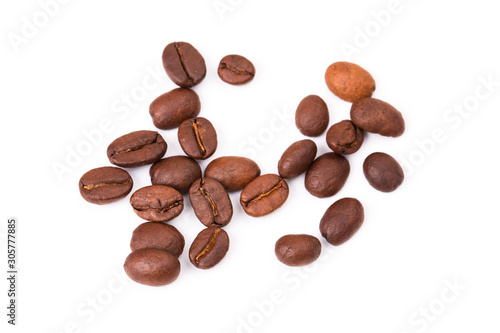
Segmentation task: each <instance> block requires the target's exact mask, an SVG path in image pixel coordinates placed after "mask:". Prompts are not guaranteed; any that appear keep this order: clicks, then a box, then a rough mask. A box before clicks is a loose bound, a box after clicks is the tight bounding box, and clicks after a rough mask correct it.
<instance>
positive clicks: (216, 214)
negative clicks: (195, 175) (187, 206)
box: [189, 177, 233, 227]
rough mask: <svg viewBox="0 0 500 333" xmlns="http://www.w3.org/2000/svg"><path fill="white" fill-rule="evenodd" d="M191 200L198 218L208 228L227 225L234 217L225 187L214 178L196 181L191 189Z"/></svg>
mask: <svg viewBox="0 0 500 333" xmlns="http://www.w3.org/2000/svg"><path fill="white" fill-rule="evenodd" d="M189 200H190V201H191V206H193V210H194V213H195V214H196V217H198V219H199V220H200V221H201V223H203V224H204V225H205V226H207V227H211V226H218V227H222V226H225V225H227V224H228V223H229V222H230V221H231V218H232V217H233V205H232V204H231V199H230V198H229V195H228V194H227V192H226V190H225V189H224V186H222V185H221V183H219V182H218V181H216V180H215V179H212V178H208V177H205V178H201V179H198V180H196V181H195V182H194V183H193V185H191V188H190V189H189Z"/></svg>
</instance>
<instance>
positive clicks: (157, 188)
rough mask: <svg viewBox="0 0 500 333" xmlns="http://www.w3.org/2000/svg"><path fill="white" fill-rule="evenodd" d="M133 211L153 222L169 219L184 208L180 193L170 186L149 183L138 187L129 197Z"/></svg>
mask: <svg viewBox="0 0 500 333" xmlns="http://www.w3.org/2000/svg"><path fill="white" fill-rule="evenodd" d="M130 204H131V205H132V208H134V212H135V213H136V214H137V215H138V216H139V217H140V218H143V219H145V220H148V221H153V222H165V221H170V220H171V219H173V218H174V217H176V216H178V215H179V214H180V213H181V212H182V210H183V209H184V200H183V198H182V195H181V194H180V193H179V192H178V191H177V190H175V189H174V188H172V187H170V186H165V185H150V186H146V187H143V188H140V189H138V190H137V191H135V192H134V194H132V196H131V197H130Z"/></svg>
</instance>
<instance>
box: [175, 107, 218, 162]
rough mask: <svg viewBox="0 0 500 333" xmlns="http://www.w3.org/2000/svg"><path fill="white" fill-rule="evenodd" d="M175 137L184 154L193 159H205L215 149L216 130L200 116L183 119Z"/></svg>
mask: <svg viewBox="0 0 500 333" xmlns="http://www.w3.org/2000/svg"><path fill="white" fill-rule="evenodd" d="M177 138H178V139H179V143H180V144H181V148H182V150H184V152H185V153H186V155H187V156H189V157H191V158H194V159H201V160H204V159H207V158H209V157H210V156H212V155H213V154H214V153H215V150H216V149H217V132H215V128H214V126H213V125H212V123H211V122H210V121H208V120H207V119H205V118H202V117H198V118H193V119H187V120H184V121H183V122H182V124H181V125H180V126H179V131H178V132H177Z"/></svg>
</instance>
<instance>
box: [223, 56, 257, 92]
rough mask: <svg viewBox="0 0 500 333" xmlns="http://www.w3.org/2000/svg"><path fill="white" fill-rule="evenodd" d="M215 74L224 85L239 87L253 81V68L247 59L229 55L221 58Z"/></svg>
mask: <svg viewBox="0 0 500 333" xmlns="http://www.w3.org/2000/svg"><path fill="white" fill-rule="evenodd" d="M217 74H219V77H220V78H221V80H222V81H224V82H226V83H229V84H233V85H240V84H245V83H247V82H250V81H252V80H253V78H254V76H255V67H254V66H253V64H252V62H251V61H250V60H248V59H247V58H245V57H243V56H240V55H235V54H231V55H227V56H225V57H224V58H222V60H221V61H220V63H219V68H218V69H217Z"/></svg>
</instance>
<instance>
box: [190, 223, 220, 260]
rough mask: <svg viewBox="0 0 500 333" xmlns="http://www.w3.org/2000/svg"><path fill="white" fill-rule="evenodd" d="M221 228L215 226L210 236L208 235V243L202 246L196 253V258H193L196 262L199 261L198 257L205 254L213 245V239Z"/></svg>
mask: <svg viewBox="0 0 500 333" xmlns="http://www.w3.org/2000/svg"><path fill="white" fill-rule="evenodd" d="M220 231H221V229H220V228H217V229H215V231H214V233H213V234H212V236H210V239H209V240H208V243H207V245H205V247H204V248H203V250H202V251H201V252H200V253H198V255H197V256H196V258H194V260H195V261H196V263H198V262H199V260H200V258H201V257H203V256H204V255H206V254H207V253H208V252H209V251H210V250H211V249H212V248H213V247H214V245H215V240H216V239H217V236H218V235H219V233H220Z"/></svg>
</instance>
